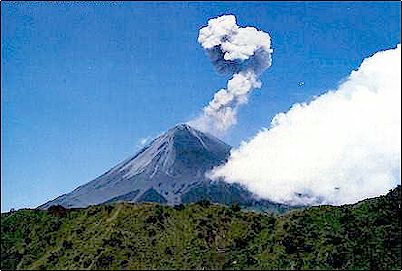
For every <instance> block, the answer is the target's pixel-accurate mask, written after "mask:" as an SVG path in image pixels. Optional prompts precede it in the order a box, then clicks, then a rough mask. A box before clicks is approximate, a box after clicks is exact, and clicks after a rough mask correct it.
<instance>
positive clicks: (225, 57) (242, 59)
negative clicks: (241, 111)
mask: <svg viewBox="0 0 402 271" xmlns="http://www.w3.org/2000/svg"><path fill="white" fill-rule="evenodd" d="M198 42H199V43H200V44H201V46H202V47H203V48H204V49H205V50H206V52H207V55H208V56H209V58H210V60H211V63H212V64H213V66H214V67H215V69H216V71H217V72H218V73H219V74H222V75H232V78H231V79H230V80H229V81H228V83H227V86H226V88H225V89H221V90H219V91H217V92H216V93H215V95H214V97H213V99H212V100H211V101H210V102H209V104H208V105H207V106H205V107H204V108H203V111H202V112H201V114H200V115H199V116H198V117H197V118H195V119H193V120H191V121H190V122H189V124H190V125H191V126H193V127H195V128H197V129H199V130H202V131H208V132H210V133H212V134H215V135H223V134H224V133H225V132H226V131H227V130H228V129H229V128H230V127H232V126H233V125H234V124H236V123H237V111H238V108H239V106H240V105H242V104H245V103H247V101H248V97H249V94H250V93H251V92H252V91H253V90H254V89H257V88H260V87H261V82H260V81H259V80H258V77H259V76H260V75H261V73H262V72H264V71H265V70H266V69H267V68H269V67H270V66H271V63H272V58H271V54H272V49H271V37H270V36H269V35H268V34H267V33H265V32H263V31H259V30H257V29H256V28H254V27H240V26H238V25H237V24H236V18H235V16H233V15H223V16H220V17H218V18H214V19H210V20H209V21H208V25H207V26H205V27H203V28H201V29H200V32H199V36H198Z"/></svg>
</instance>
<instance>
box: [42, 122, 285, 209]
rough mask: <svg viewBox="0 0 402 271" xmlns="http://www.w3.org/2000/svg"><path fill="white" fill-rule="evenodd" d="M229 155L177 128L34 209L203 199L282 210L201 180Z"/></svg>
mask: <svg viewBox="0 0 402 271" xmlns="http://www.w3.org/2000/svg"><path fill="white" fill-rule="evenodd" d="M229 152H230V146H229V145H227V144H225V143H224V142H222V141H221V140H219V139H217V138H216V137H214V136H211V135H208V134H205V133H202V132H200V131H198V130H196V129H194V128H192V127H190V126H188V125H187V124H179V125H177V126H175V127H173V128H171V129H170V130H168V131H167V132H166V133H164V134H162V135H161V136H159V137H158V138H156V139H154V140H153V141H152V142H151V143H150V144H149V145H148V146H147V147H145V148H143V149H142V150H140V151H139V152H138V153H137V154H135V155H134V156H132V157H130V158H128V159H127V160H125V161H123V162H121V163H120V164H118V165H117V166H115V167H113V168H112V169H110V170H109V171H107V172H106V173H104V174H103V175H101V176H99V177H98V178H96V179H95V180H93V181H91V182H89V183H87V184H84V185H82V186H80V187H78V188H76V189H75V190H74V191H72V192H70V193H68V194H64V195H62V196H60V197H58V198H56V199H54V200H51V201H49V202H47V203H45V204H43V205H41V206H39V207H38V208H39V209H46V208H48V207H50V206H52V205H62V206H64V207H68V208H77V207H87V206H89V205H96V204H103V203H112V202H117V201H128V202H145V201H148V202H159V203H165V204H170V205H173V204H179V203H190V202H196V201H199V200H203V199H204V200H209V201H212V202H216V203H222V204H233V203H238V204H240V205H242V206H246V207H250V208H253V209H260V210H274V211H279V212H282V211H285V210H286V209H288V207H287V206H284V205H280V204H274V203H272V202H269V201H265V200H259V199H256V198H255V197H254V196H253V195H252V194H251V193H250V192H249V191H248V190H246V189H244V188H243V187H241V186H239V185H236V184H228V183H225V182H222V181H211V180H209V179H207V178H206V177H205V173H206V172H207V171H208V170H210V169H212V168H213V167H215V166H217V165H219V164H221V163H223V162H224V161H226V159H227V158H228V156H229Z"/></svg>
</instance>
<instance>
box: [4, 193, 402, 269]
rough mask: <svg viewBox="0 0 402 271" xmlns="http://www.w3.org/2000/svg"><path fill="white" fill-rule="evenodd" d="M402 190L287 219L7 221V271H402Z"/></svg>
mask: <svg viewBox="0 0 402 271" xmlns="http://www.w3.org/2000/svg"><path fill="white" fill-rule="evenodd" d="M400 204H401V189H400V186H398V187H397V188H396V189H394V190H392V191H390V193H388V194H387V195H386V196H381V197H378V198H374V199H368V200H365V201H362V202H359V203H357V204H354V205H345V206H340V207H334V206H319V207H311V208H307V209H303V210H293V211H290V212H288V213H286V214H283V215H274V214H264V213H256V212H250V211H245V210H241V209H240V208H239V207H238V206H232V207H230V208H229V207H225V206H220V205H214V204H210V203H209V202H207V201H201V202H198V203H194V204H189V205H177V206H175V207H169V206H163V205H158V204H151V203H149V204H148V203H144V204H130V203H117V204H112V205H100V206H91V207H88V208H85V209H64V208H62V207H51V208H50V209H49V210H19V211H15V212H9V213H4V214H2V215H1V269H2V270H4V269H203V268H205V269H387V270H389V269H394V270H401V208H400V206H401V205H400Z"/></svg>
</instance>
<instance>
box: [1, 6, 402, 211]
mask: <svg viewBox="0 0 402 271" xmlns="http://www.w3.org/2000/svg"><path fill="white" fill-rule="evenodd" d="M400 5H401V4H400V2H372V3H369V2H345V3H344V2H333V3H328V2H323V3H316V2H307V3H305V2H233V3H229V2H216V3H214V2H190V3H188V2H161V3H158V2H146V3H145V2H144V3H141V2H114V3H104V2H94V3H90V2H76V3H72V2H71V3H66V2H65V3H61V2H59V3H55V2H24V3H17V2H15V3H12V2H1V33H2V39H1V46H2V51H1V56H2V60H1V61H2V62H1V90H2V91H1V114H2V115H1V188H2V189H1V205H2V211H8V210H9V209H10V208H23V207H36V206H38V205H40V204H42V203H44V202H46V201H47V200H50V199H53V198H55V197H57V196H59V195H61V194H63V193H67V192H70V191H71V190H73V189H74V188H76V187H77V186H78V185H81V184H84V183H86V182H88V181H90V180H92V179H94V178H95V177H97V176H99V175H101V174H102V173H104V172H105V171H106V170H108V169H109V168H111V167H112V166H114V165H115V164H116V163H118V162H120V161H121V160H124V159H125V158H126V157H127V156H129V155H132V154H133V153H135V151H136V150H138V148H139V141H140V140H141V139H142V138H146V137H149V136H151V137H154V136H156V135H158V134H159V133H161V132H163V131H165V130H166V129H168V128H170V127H171V126H173V125H175V124H176V123H179V122H185V121H188V120H190V119H191V118H193V117H195V116H196V115H197V114H198V113H199V112H200V110H201V108H202V107H203V106H205V105H206V104H207V103H208V102H209V101H210V99H211V98H212V97H213V94H214V92H215V91H217V90H219V89H220V88H223V87H225V86H226V81H227V80H228V77H227V76H220V75H217V74H216V73H215V71H214V69H213V67H212V65H211V64H210V63H209V60H208V58H207V56H206V55H205V53H204V52H203V49H202V47H201V46H200V45H199V44H198V43H197V37H198V30H199V29H200V28H201V27H203V26H204V25H206V23H207V21H208V19H210V18H213V17H217V16H219V15H223V14H233V15H235V16H236V17H237V23H238V25H240V26H255V27H257V28H258V29H261V30H263V31H265V32H268V33H269V34H270V36H271V38H272V47H273V49H274V53H273V64H272V67H271V68H270V69H269V70H267V71H266V72H265V73H264V74H263V75H262V76H261V81H262V84H263V86H262V88H261V89H260V90H257V91H255V92H253V94H252V96H251V97H250V100H249V103H248V105H246V106H243V107H242V108H241V109H240V112H239V119H238V124H237V125H236V126H235V127H234V128H233V129H231V130H230V132H229V134H228V135H227V136H226V137H225V138H223V139H224V140H225V141H226V142H228V143H230V144H231V145H233V146H236V145H238V144H239V143H240V141H241V140H244V139H247V138H250V137H251V136H253V135H254V134H255V133H256V132H257V131H258V130H259V129H260V128H261V127H263V126H265V127H266V126H268V124H269V122H270V120H271V119H272V117H273V116H274V115H275V114H276V113H278V112H283V111H286V110H288V109H289V108H290V106H291V105H292V104H293V103H295V102H303V101H308V100H311V99H312V97H314V96H315V95H319V94H321V93H323V92H325V91H327V90H328V89H332V88H335V87H336V86H337V85H338V83H339V82H340V81H341V80H342V79H343V78H345V77H346V76H347V75H348V74H349V73H350V72H351V71H352V70H354V69H356V68H357V67H358V66H359V64H360V63H361V61H362V60H363V59H364V58H366V57H368V56H371V55H372V54H373V53H375V52H377V51H380V50H384V49H388V48H392V47H395V45H396V44H397V43H400V40H401V36H400V24H401V15H400Z"/></svg>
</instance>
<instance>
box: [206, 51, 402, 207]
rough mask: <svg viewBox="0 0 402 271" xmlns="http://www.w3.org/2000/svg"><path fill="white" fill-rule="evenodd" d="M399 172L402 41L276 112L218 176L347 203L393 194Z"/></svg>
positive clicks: (258, 189) (274, 192)
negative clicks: (331, 86)
mask: <svg viewBox="0 0 402 271" xmlns="http://www.w3.org/2000/svg"><path fill="white" fill-rule="evenodd" d="M317 76H319V75H317ZM400 170H401V46H400V44H399V45H398V46H397V48H396V49H391V50H387V51H382V52H378V53H376V54H375V55H374V56H372V57H369V58H367V59H365V60H364V61H363V63H362V64H361V66H360V68H359V69H358V70H357V71H353V72H352V73H351V75H350V76H349V78H348V79H347V81H345V82H344V83H342V84H341V85H340V86H339V88H338V89H337V90H336V91H328V92H327V93H325V94H323V95H321V96H320V97H318V98H316V99H315V100H313V101H312V102H310V103H308V104H294V105H293V106H292V108H291V109H290V110H289V111H288V112H287V113H280V114H277V115H276V116H275V117H274V118H273V120H272V123H271V127H270V129H263V130H262V131H260V132H259V133H258V134H257V135H256V136H255V137H254V138H253V139H251V140H250V141H248V142H242V144H241V146H240V147H239V148H238V149H236V150H234V151H232V153H231V156H230V158H229V160H228V162H227V163H226V164H225V165H223V166H221V167H219V168H216V169H214V170H213V171H212V172H211V177H212V178H215V179H216V178H219V177H223V178H224V179H225V180H226V181H227V182H239V183H241V184H243V185H245V186H246V187H247V188H249V189H250V190H251V191H252V192H254V193H255V194H257V195H259V196H261V197H263V198H266V199H270V200H273V201H276V202H282V203H287V204H345V203H353V202H356V201H358V200H361V199H364V198H368V197H374V196H378V195H380V194H384V193H386V192H388V190H389V189H392V188H393V187H395V186H396V185H397V184H398V183H399V184H400V182H401V175H400Z"/></svg>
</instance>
